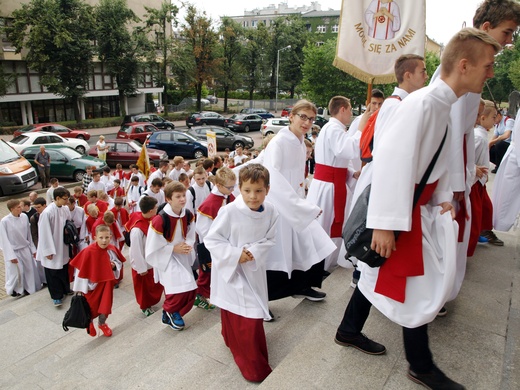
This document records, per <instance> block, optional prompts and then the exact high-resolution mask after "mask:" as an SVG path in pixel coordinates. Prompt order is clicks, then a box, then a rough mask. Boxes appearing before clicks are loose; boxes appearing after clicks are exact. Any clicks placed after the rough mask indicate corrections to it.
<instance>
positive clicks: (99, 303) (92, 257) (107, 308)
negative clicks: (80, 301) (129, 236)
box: [70, 243, 126, 318]
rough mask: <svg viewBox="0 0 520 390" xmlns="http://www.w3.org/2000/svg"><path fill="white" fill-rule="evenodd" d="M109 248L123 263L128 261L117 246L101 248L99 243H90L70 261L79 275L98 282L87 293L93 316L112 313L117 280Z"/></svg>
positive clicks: (86, 296)
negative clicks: (111, 263)
mask: <svg viewBox="0 0 520 390" xmlns="http://www.w3.org/2000/svg"><path fill="white" fill-rule="evenodd" d="M109 250H111V251H113V252H114V253H115V254H116V255H117V258H118V259H119V261H121V262H122V263H124V262H125V261H126V259H125V257H124V256H123V254H122V253H121V251H119V249H117V248H116V247H115V246H113V245H109V246H108V247H107V248H106V249H101V248H100V247H99V246H98V244H97V243H93V244H90V245H89V246H88V247H86V248H85V249H83V250H82V251H81V252H80V253H79V254H78V255H77V256H76V257H74V259H72V260H71V261H70V265H71V266H72V267H74V268H77V269H78V270H79V272H78V277H80V278H83V279H88V280H89V281H90V282H93V283H97V286H96V288H95V289H94V290H92V291H89V292H88V293H87V294H85V298H87V301H88V304H89V306H90V311H91V312H92V318H96V317H97V316H98V315H99V314H100V313H102V314H105V315H109V314H111V313H112V300H113V291H114V285H115V284H116V282H117V280H116V278H115V277H114V271H113V270H112V266H111V265H110V256H109V254H108V251H109Z"/></svg>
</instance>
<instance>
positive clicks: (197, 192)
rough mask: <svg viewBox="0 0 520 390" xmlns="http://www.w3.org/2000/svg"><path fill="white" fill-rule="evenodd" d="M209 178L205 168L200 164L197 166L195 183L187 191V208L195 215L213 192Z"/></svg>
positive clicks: (194, 176) (194, 177) (194, 175)
mask: <svg viewBox="0 0 520 390" xmlns="http://www.w3.org/2000/svg"><path fill="white" fill-rule="evenodd" d="M207 178H208V176H207V173H206V171H205V170H204V168H203V167H201V166H198V167H197V168H195V171H194V174H193V180H194V181H195V183H193V185H192V186H190V187H189V188H188V191H187V192H186V208H187V209H188V210H190V211H191V212H192V213H193V214H194V215H195V217H196V216H197V210H198V208H199V206H200V205H201V204H202V202H204V200H205V199H206V198H207V197H208V196H209V194H210V193H211V188H212V186H211V184H210V183H209V181H208V180H207Z"/></svg>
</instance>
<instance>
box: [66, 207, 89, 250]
mask: <svg viewBox="0 0 520 390" xmlns="http://www.w3.org/2000/svg"><path fill="white" fill-rule="evenodd" d="M69 211H70V209H69ZM70 217H71V219H72V221H74V226H76V228H77V229H78V233H79V242H78V248H79V250H81V249H83V248H86V247H87V246H88V245H87V243H86V242H85V237H86V236H87V234H88V232H87V216H86V214H85V210H83V209H82V208H81V207H79V206H74V210H72V211H70Z"/></svg>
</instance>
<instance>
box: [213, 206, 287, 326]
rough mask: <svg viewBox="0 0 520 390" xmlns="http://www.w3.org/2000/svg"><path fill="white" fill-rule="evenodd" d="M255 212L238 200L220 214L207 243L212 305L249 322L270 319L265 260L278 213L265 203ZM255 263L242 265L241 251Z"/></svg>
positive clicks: (272, 243) (272, 237)
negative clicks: (210, 262)
mask: <svg viewBox="0 0 520 390" xmlns="http://www.w3.org/2000/svg"><path fill="white" fill-rule="evenodd" d="M263 208H264V209H263V211H261V212H258V211H253V210H251V209H249V207H247V205H246V204H245V203H244V200H243V199H242V197H241V196H239V197H238V198H237V199H235V201H233V202H232V203H230V204H228V205H226V206H224V207H222V208H221V209H220V210H219V213H218V216H217V218H215V220H214V221H213V224H212V225H211V228H210V230H209V233H208V235H207V236H206V237H205V239H204V244H205V245H206V248H208V250H209V251H210V253H211V258H212V266H211V297H210V300H211V303H213V304H215V305H216V306H218V307H220V308H222V309H224V310H227V311H230V312H232V313H234V314H237V315H240V316H242V317H247V318H263V319H266V320H268V319H270V318H271V316H270V315H269V307H268V294H267V276H266V260H267V259H268V258H269V257H270V253H271V252H270V250H271V248H272V247H273V246H274V244H275V235H276V225H277V219H278V212H277V211H276V209H275V208H274V206H273V205H272V204H270V203H269V202H264V204H263ZM243 248H246V249H247V250H249V251H250V252H251V253H252V254H253V257H254V258H255V259H254V260H253V261H247V262H245V263H239V259H240V256H241V254H242V249H243Z"/></svg>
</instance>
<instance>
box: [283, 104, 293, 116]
mask: <svg viewBox="0 0 520 390" xmlns="http://www.w3.org/2000/svg"><path fill="white" fill-rule="evenodd" d="M292 107H293V106H289V107H285V108H284V109H283V110H282V118H283V117H286V116H289V114H290V113H291V111H292Z"/></svg>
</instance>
